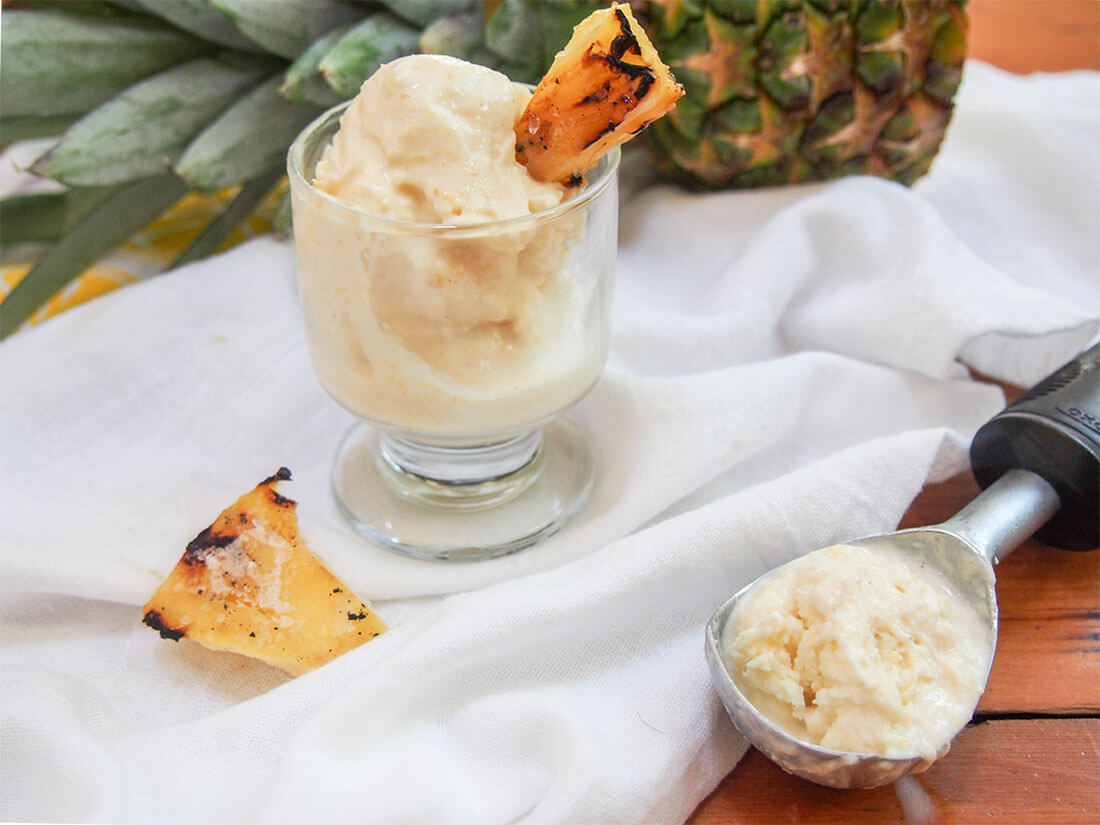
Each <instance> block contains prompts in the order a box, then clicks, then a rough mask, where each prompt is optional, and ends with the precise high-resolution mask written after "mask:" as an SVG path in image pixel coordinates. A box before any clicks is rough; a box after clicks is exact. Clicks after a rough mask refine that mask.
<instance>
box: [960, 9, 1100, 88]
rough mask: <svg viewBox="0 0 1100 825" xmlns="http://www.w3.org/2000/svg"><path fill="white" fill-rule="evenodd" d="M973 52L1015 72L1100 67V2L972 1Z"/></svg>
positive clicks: (970, 52) (969, 44) (970, 38)
mask: <svg viewBox="0 0 1100 825" xmlns="http://www.w3.org/2000/svg"><path fill="white" fill-rule="evenodd" d="M967 10H968V13H969V15H970V36H969V41H968V46H969V48H968V54H969V55H970V56H971V57H975V58H977V59H979V60H984V61H985V62H987V63H992V64H993V65H994V66H1000V67H1001V68H1003V69H1007V70H1008V71H1010V72H1017V73H1027V72H1036V71H1043V72H1060V71H1066V70H1069V69H1100V2H1097V0H970V2H969V3H968V4H967Z"/></svg>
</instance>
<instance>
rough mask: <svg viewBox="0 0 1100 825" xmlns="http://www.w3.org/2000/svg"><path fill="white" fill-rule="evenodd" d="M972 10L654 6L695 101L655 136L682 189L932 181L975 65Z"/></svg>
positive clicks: (653, 28) (924, 3)
mask: <svg viewBox="0 0 1100 825" xmlns="http://www.w3.org/2000/svg"><path fill="white" fill-rule="evenodd" d="M964 3H965V0H649V2H648V3H647V11H648V17H647V22H648V26H649V29H650V34H651V36H652V37H653V41H654V43H655V44H656V46H657V48H658V50H659V51H660V52H661V55H662V56H663V57H664V59H665V60H666V61H668V63H669V65H670V66H671V67H672V70H673V71H674V72H675V73H676V77H677V79H678V80H679V81H680V82H681V83H683V85H684V87H685V89H686V90H687V94H686V95H685V96H684V99H683V100H682V101H681V102H680V104H679V105H678V106H677V107H676V111H674V112H672V113H671V114H670V115H669V116H668V117H666V118H663V119H662V120H661V121H660V122H659V123H655V124H654V125H653V128H652V129H651V130H649V132H648V133H647V139H648V140H649V143H650V146H651V149H652V156H653V157H654V159H655V161H656V162H657V164H658V165H659V166H660V167H661V169H663V170H664V171H665V172H667V173H668V174H669V175H671V176H672V177H673V178H675V179H676V180H679V181H680V182H682V183H684V184H686V185H688V186H691V187H696V188H699V187H704V188H717V187H748V186H766V185H776V184H785V183H798V182H802V181H807V180H824V179H828V178H834V177H838V176H840V175H846V174H854V173H864V174H873V175H879V176H882V177H888V178H892V179H894V180H897V181H900V182H902V183H905V184H909V183H912V182H913V181H915V180H916V179H917V178H919V177H920V176H921V175H923V174H924V173H925V172H927V171H928V169H929V167H930V166H931V164H932V159H933V158H934V157H935V155H936V152H937V150H938V149H939V146H940V143H941V141H942V140H943V136H944V132H945V130H946V128H947V123H948V121H949V119H950V117H951V107H952V99H953V98H954V95H955V92H956V90H957V89H958V85H959V82H960V80H961V78H962V66H963V60H964V59H965V57H966V33H967V18H966V14H965V11H964Z"/></svg>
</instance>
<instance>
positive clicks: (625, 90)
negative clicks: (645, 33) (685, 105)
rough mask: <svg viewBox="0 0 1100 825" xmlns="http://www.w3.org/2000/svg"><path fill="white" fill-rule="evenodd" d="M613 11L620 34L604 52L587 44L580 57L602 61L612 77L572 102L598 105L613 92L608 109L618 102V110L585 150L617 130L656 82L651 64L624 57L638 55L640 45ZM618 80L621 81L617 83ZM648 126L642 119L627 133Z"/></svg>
mask: <svg viewBox="0 0 1100 825" xmlns="http://www.w3.org/2000/svg"><path fill="white" fill-rule="evenodd" d="M614 12H615V17H616V19H618V21H619V32H620V33H619V35H618V36H617V37H615V39H614V40H612V41H611V48H610V49H608V50H607V52H599V51H597V50H596V48H595V47H594V46H591V47H589V49H588V51H587V52H586V53H585V56H584V60H585V61H591V60H596V61H600V62H602V63H605V64H606V65H607V67H608V68H609V69H610V70H611V72H612V75H613V76H612V78H610V79H608V80H606V81H605V82H604V84H603V85H602V86H600V88H598V89H597V90H596V91H594V92H592V93H591V94H588V95H585V96H584V97H583V98H581V99H580V100H578V101H577V103H576V104H575V105H576V106H578V107H582V106H588V105H591V104H602V103H604V102H605V101H606V100H607V99H608V98H609V97H611V96H612V93H613V92H614V99H613V100H612V101H611V106H612V110H614V107H618V106H620V105H621V106H622V111H621V113H619V114H620V116H619V119H618V120H608V121H607V125H606V126H604V127H603V128H602V129H601V130H600V131H598V132H597V133H596V134H594V135H593V136H592V137H591V138H590V139H589V140H588V142H587V143H585V144H584V148H585V149H587V148H589V147H590V146H592V145H593V144H595V143H597V142H598V141H599V140H600V139H601V138H602V137H604V136H605V135H609V134H611V133H612V132H614V131H615V130H616V129H618V128H619V127H620V126H621V125H622V123H623V121H624V120H625V119H626V116H627V115H628V114H629V113H630V111H631V110H632V109H633V108H634V107H635V106H637V105H638V103H639V102H640V101H641V100H642V99H643V98H645V96H646V94H648V92H649V90H650V88H651V87H652V86H653V84H654V83H655V82H656V81H657V76H656V74H654V72H653V69H652V68H651V67H649V66H645V65H642V64H639V63H631V62H629V61H627V60H625V59H624V58H625V57H626V55H627V54H636V55H638V56H639V57H640V56H641V54H642V48H641V46H640V45H639V44H638V38H637V36H636V35H635V34H634V32H633V30H632V29H631V28H630V21H629V20H627V19H626V15H625V14H623V12H622V11H621V10H619V9H615V10H614ZM612 81H614V82H615V86H616V87H617V88H616V89H614V90H613V89H612ZM620 81H622V82H621V83H620ZM604 108H606V107H604ZM648 125H649V122H648V121H646V122H645V123H643V124H641V125H640V126H639V127H637V128H636V129H632V130H631V134H637V133H638V132H640V131H642V130H643V129H644V128H645V127H646V126H648Z"/></svg>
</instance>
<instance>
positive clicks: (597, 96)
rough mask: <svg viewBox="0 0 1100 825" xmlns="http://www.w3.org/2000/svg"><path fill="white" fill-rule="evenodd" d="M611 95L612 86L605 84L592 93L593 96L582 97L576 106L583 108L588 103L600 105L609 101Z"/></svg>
mask: <svg viewBox="0 0 1100 825" xmlns="http://www.w3.org/2000/svg"><path fill="white" fill-rule="evenodd" d="M609 94H611V84H610V83H604V84H603V86H601V87H600V88H598V89H597V90H596V91H594V92H592V94H590V95H585V96H584V97H582V98H581V99H580V101H579V102H578V103H577V104H576V105H577V106H583V105H585V104H586V103H599V102H601V101H603V100H607V96H608V95H609Z"/></svg>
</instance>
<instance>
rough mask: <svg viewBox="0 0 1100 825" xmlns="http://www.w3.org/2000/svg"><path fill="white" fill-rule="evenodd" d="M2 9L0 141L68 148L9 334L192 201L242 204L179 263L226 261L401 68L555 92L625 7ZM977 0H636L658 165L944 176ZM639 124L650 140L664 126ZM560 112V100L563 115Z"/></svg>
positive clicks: (720, 172)
mask: <svg viewBox="0 0 1100 825" xmlns="http://www.w3.org/2000/svg"><path fill="white" fill-rule="evenodd" d="M3 2H4V5H3V19H2V21H0V37H2V49H0V60H2V68H0V144H8V143H12V142H14V141H17V140H22V139H24V138H28V137H35V136H52V135H60V136H61V138H60V141H59V142H58V144H57V145H56V146H55V147H54V148H52V149H51V150H50V151H49V152H48V153H46V154H45V155H44V156H43V157H42V158H40V159H39V160H38V161H37V162H36V163H35V164H34V166H33V167H32V169H33V171H35V172H37V173H39V174H41V175H43V176H45V177H49V178H53V179H54V180H56V181H59V182H60V183H62V184H63V185H64V187H65V189H64V191H61V192H56V193H49V194H36V195H29V196H20V197H13V198H9V199H6V200H4V201H3V202H0V243H2V244H3V247H4V249H5V254H8V253H7V250H11V249H13V248H21V247H20V244H21V243H22V242H31V243H34V244H37V246H36V247H34V248H35V249H36V250H41V249H43V248H44V251H42V252H41V253H40V254H39V255H38V257H37V260H36V262H35V263H34V265H33V266H32V267H31V269H30V271H29V272H28V273H27V275H26V276H25V277H24V278H23V279H22V281H20V283H19V284H18V285H17V286H16V287H15V288H14V289H12V290H11V292H10V293H9V294H8V295H7V297H6V298H5V299H4V300H3V301H0V338H3V337H4V336H6V335H8V334H10V333H11V332H13V331H14V330H15V329H16V328H18V327H19V326H20V325H21V324H22V323H23V322H24V320H25V319H26V318H27V317H29V316H30V315H31V314H32V313H33V312H34V311H35V310H36V309H37V308H38V307H39V306H41V305H42V304H44V303H45V302H46V301H47V300H48V299H49V298H50V297H51V296H52V295H54V294H55V293H57V292H58V291H60V290H61V289H62V288H63V287H65V286H66V285H67V284H68V283H69V282H70V281H71V280H72V279H74V278H75V277H77V276H78V275H79V274H80V273H81V272H82V271H83V270H85V269H87V268H89V267H91V266H92V265H93V264H94V263H95V262H96V261H97V260H99V259H100V258H101V257H103V256H104V255H106V254H107V253H108V252H109V251H110V250H111V249H113V248H114V247H116V246H118V245H120V244H122V243H123V242H124V241H126V240H127V239H128V238H129V237H130V236H131V235H133V234H134V233H136V232H138V231H139V230H140V229H141V228H142V227H144V226H145V225H147V224H149V223H150V222H152V221H154V220H155V219H157V217H158V216H160V215H162V214H163V213H165V212H166V211H168V210H170V209H171V208H172V206H173V205H174V204H175V203H176V202H177V201H179V200H180V199H181V198H183V197H185V196H186V195H187V194H188V192H190V191H215V192H218V193H219V194H222V195H224V194H225V193H229V194H230V195H231V196H232V197H231V199H230V200H229V202H228V205H227V206H226V207H225V209H224V211H223V212H222V213H221V214H219V215H218V216H217V217H216V218H215V219H214V220H213V221H212V223H211V224H210V225H209V226H208V227H207V228H206V229H205V230H204V231H203V232H201V233H200V234H199V236H198V237H197V238H196V239H195V240H194V242H193V243H192V244H191V245H190V246H189V247H188V248H186V249H185V250H183V252H182V253H181V254H180V256H179V258H178V259H177V260H176V261H174V262H173V263H172V264H170V266H171V265H178V264H180V263H183V262H187V261H191V260H194V259H195V258H197V257H201V256H202V255H204V254H207V253H209V252H210V251H212V250H214V249H216V248H218V247H219V245H220V244H221V243H222V242H223V241H224V239H225V238H227V237H228V236H230V234H231V233H232V232H233V231H234V230H235V228H236V227H237V226H238V225H239V224H240V223H241V222H242V221H243V220H245V219H246V218H247V217H248V216H249V214H250V213H251V212H253V210H255V209H256V208H257V206H258V205H260V204H262V203H265V202H268V201H270V199H271V198H272V197H275V195H271V194H270V193H272V192H273V191H275V192H276V193H277V192H278V187H280V186H282V170H283V165H284V159H285V154H286V149H287V147H288V145H289V143H290V142H291V140H292V139H293V137H294V136H295V135H296V134H297V132H298V131H300V130H301V129H302V128H303V127H304V126H305V125H306V124H308V123H309V122H310V121H311V120H312V119H313V118H314V117H316V116H317V115H318V114H319V113H320V112H321V111H323V110H324V109H325V108H327V107H328V106H331V105H333V104H335V103H338V102H339V101H341V100H343V99H346V98H348V97H350V96H352V95H353V94H354V93H355V91H356V90H357V89H358V87H359V85H360V84H361V83H362V81H363V80H365V79H366V78H367V77H368V76H369V75H370V74H372V73H373V72H374V70H375V69H376V68H377V67H378V66H379V65H381V64H382V63H384V62H386V61H388V60H392V59H394V58H396V57H399V56H401V55H403V54H408V53H411V52H416V51H421V52H434V53H446V54H451V55H454V56H456V57H461V58H465V59H467V60H472V61H475V62H479V63H482V64H485V65H489V66H492V67H493V68H496V69H499V70H500V71H503V72H505V73H506V74H508V75H509V76H510V77H512V78H513V79H514V80H518V81H523V82H528V83H536V82H538V81H539V78H540V77H541V76H542V74H543V72H544V71H546V69H547V68H548V67H549V66H550V65H551V63H552V61H553V59H554V56H555V54H556V53H557V52H558V50H559V49H561V48H562V46H563V44H565V43H566V42H567V41H568V40H569V36H570V32H572V30H573V27H574V26H575V25H577V24H578V23H579V22H580V21H581V20H582V19H584V18H585V17H586V16H588V14H589V13H591V12H592V11H593V10H594V9H596V8H600V7H606V6H607V5H608V3H607V2H606V0H604V1H603V2H601V0H356V1H355V2H351V0H3ZM964 3H965V0H631V3H630V5H631V7H632V8H633V9H635V10H636V12H637V18H638V20H639V21H640V22H641V23H642V25H643V26H644V28H645V30H646V31H647V32H648V35H649V37H650V38H651V39H652V41H653V43H654V45H655V46H656V48H657V51H658V52H659V53H660V54H661V56H662V58H663V59H664V60H665V61H666V62H667V63H668V64H669V65H670V67H671V69H672V72H673V73H674V74H675V75H676V79H677V80H678V81H679V82H680V83H682V84H683V88H684V90H685V94H684V95H683V97H682V98H681V99H680V100H679V102H678V103H677V106H676V108H675V109H674V110H673V111H672V112H671V113H670V114H668V115H667V116H665V117H663V118H662V119H661V120H659V121H658V122H656V123H654V124H653V125H652V126H651V127H650V128H648V129H647V130H646V132H645V137H646V142H647V143H648V145H649V148H650V154H651V156H652V157H653V159H654V161H655V163H656V164H657V165H658V166H659V167H660V168H661V169H663V170H664V171H665V172H667V173H668V174H669V175H670V176H672V177H673V178H675V179H676V180H678V181H681V182H682V183H684V184H686V185H688V186H691V187H695V188H700V187H703V188H715V187H726V186H761V185H774V184H784V183H792V182H798V181H805V180H815V179H826V178H831V177H835V176H838V175H843V174H851V173H857V172H861V173H870V174H876V175H882V176H886V177H890V178H893V179H895V180H899V181H901V182H903V183H910V182H912V181H913V180H915V179H916V178H918V177H919V176H920V175H922V174H923V173H924V172H925V171H927V169H928V168H929V165H930V164H931V162H932V159H933V157H934V156H935V154H936V151H937V149H938V148H939V145H940V142H941V141H942V139H943V135H944V130H945V128H946V125H947V122H948V119H949V118H950V114H951V101H952V98H953V96H954V94H955V91H956V89H957V87H958V83H959V80H960V77H961V71H962V62H963V58H964V57H965V45H966V30H967V23H966V15H965V11H964ZM569 77H570V75H569V74H568V73H566V78H567V79H569ZM654 99H656V98H654ZM639 112H640V113H641V114H640V117H639V125H641V123H642V122H644V121H648V120H652V119H653V118H652V117H651V116H650V115H649V114H646V112H645V110H644V109H643V108H641V107H639ZM561 115H562V110H561V108H560V106H559V107H558V109H557V111H556V112H554V113H552V114H551V117H561ZM545 120H546V118H540V124H541V123H542V122H543V121H545ZM611 120H612V119H611V118H609V119H608V122H611ZM615 122H616V123H618V122H619V121H618V120H616V121H615ZM529 123H530V122H529ZM606 126H607V123H605V124H604V127H606ZM601 128H603V127H601ZM633 128H635V127H633V126H629V125H628V126H627V127H626V129H625V130H623V131H629V130H631V129H633ZM621 129H622V127H619V126H617V127H616V129H615V130H611V131H619V130H621ZM537 131H538V129H536V132H537ZM520 137H521V143H522V134H521V135H520ZM525 151H526V150H525ZM565 152H566V150H565V149H564V148H563V149H560V150H559V154H560V153H565ZM552 155H553V153H552ZM528 162H529V164H530V161H528ZM536 167H537V162H536ZM574 171H575V170H574ZM547 174H551V175H561V174H566V173H565V172H564V171H563V170H561V169H558V170H556V171H554V172H547ZM569 174H571V173H569ZM280 212H281V214H283V215H284V216H285V215H286V214H287V212H288V210H286V209H285V201H284V208H283V209H281V210H280ZM43 245H44V247H43ZM22 248H25V247H22Z"/></svg>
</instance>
